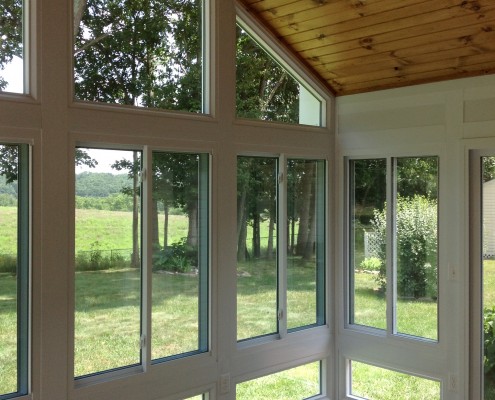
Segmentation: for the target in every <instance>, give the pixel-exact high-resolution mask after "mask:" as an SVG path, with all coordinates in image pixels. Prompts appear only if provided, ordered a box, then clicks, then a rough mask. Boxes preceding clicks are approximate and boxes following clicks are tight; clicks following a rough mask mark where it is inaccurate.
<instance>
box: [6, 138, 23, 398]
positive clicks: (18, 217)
mask: <svg viewBox="0 0 495 400" xmlns="http://www.w3.org/2000/svg"><path fill="white" fill-rule="evenodd" d="M29 153H30V149H29V146H28V145H25V144H19V145H14V144H2V145H0V226H1V227H2V229H1V231H2V233H1V235H0V343H1V344H2V345H1V346H0V398H2V399H3V398H10V397H13V396H16V395H22V394H27V392H28V373H29V371H28V364H29V351H28V345H29V321H30V316H29V311H30V297H29V280H30V247H29V244H30V172H29V171H30V166H29V164H30V154H29Z"/></svg>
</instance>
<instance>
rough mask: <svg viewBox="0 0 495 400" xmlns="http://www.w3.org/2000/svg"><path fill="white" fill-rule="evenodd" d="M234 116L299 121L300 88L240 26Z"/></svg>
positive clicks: (238, 30) (238, 29) (238, 28)
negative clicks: (235, 111) (235, 110)
mask: <svg viewBox="0 0 495 400" xmlns="http://www.w3.org/2000/svg"><path fill="white" fill-rule="evenodd" d="M236 52H237V84H236V108H237V116H239V117H242V118H252V119H260V120H265V121H279V122H290V123H298V122H299V85H298V83H297V82H296V80H295V79H294V78H293V77H292V76H290V75H289V74H288V73H287V71H286V70H285V69H284V68H282V67H281V66H280V65H279V64H278V63H277V62H276V61H275V60H273V58H272V57H270V56H269V55H268V53H267V52H266V51H265V50H263V48H262V47H261V46H260V45H258V43H256V42H255V41H254V40H253V39H252V38H251V37H250V36H249V35H248V34H247V33H246V32H245V31H244V30H243V29H242V28H241V27H239V26H238V27H237V51H236Z"/></svg>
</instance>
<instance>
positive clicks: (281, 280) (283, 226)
mask: <svg viewBox="0 0 495 400" xmlns="http://www.w3.org/2000/svg"><path fill="white" fill-rule="evenodd" d="M278 162H279V165H278V186H277V191H278V195H277V201H278V204H277V210H278V215H277V225H276V226H277V243H278V245H277V264H278V265H277V270H278V282H277V290H278V313H277V315H278V331H279V335H280V337H281V338H283V337H285V336H286V335H287V158H286V157H285V155H281V156H280V157H279V160H278Z"/></svg>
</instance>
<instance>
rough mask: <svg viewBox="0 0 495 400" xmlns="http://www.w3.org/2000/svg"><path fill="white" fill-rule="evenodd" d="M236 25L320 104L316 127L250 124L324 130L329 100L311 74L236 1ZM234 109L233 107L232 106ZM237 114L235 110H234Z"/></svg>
mask: <svg viewBox="0 0 495 400" xmlns="http://www.w3.org/2000/svg"><path fill="white" fill-rule="evenodd" d="M235 11H236V24H237V25H239V26H240V27H241V28H242V29H243V30H244V31H245V32H246V33H247V34H248V35H249V36H250V37H251V38H252V39H253V40H254V41H255V42H256V43H257V44H258V45H259V46H260V48H262V49H263V50H264V51H265V52H266V53H267V54H268V55H269V56H270V57H271V58H273V60H275V62H276V63H277V64H279V65H280V66H281V67H282V68H284V69H285V70H286V71H287V72H288V73H289V75H290V76H291V77H292V78H293V79H294V80H295V81H296V82H297V83H298V84H299V86H300V87H304V89H305V90H306V91H307V92H308V93H309V94H311V95H312V96H313V97H314V98H315V99H316V100H318V101H319V102H320V123H319V124H318V125H306V124H302V123H297V124H287V123H283V122H277V121H260V120H253V119H247V120H248V121H250V122H254V123H262V124H281V125H285V126H287V125H290V126H291V125H295V126H298V127H302V128H308V127H310V128H326V127H327V126H328V124H329V123H330V121H331V120H330V116H329V115H328V103H329V102H330V99H328V98H327V97H326V96H324V95H323V94H322V93H325V92H326V90H325V89H324V88H323V87H322V85H321V84H320V83H319V82H317V81H315V80H314V78H312V75H311V72H310V71H309V70H308V69H307V68H306V67H304V66H302V65H301V63H300V62H299V61H298V60H297V59H296V58H295V57H294V56H293V55H291V54H288V53H287V51H286V50H285V49H283V48H282V46H281V45H280V43H279V42H277V41H276V40H274V38H273V34H271V33H270V32H269V31H268V30H267V29H266V27H264V26H263V25H262V24H261V23H260V22H259V21H257V20H256V19H255V18H253V16H252V15H251V14H250V13H249V12H248V11H247V10H246V8H245V7H244V6H243V5H242V4H241V3H240V2H239V1H237V0H236V2H235ZM234 108H236V107H235V105H234ZM235 113H236V114H237V110H235ZM235 118H236V119H237V120H239V121H243V120H246V119H245V118H240V117H237V116H236V117H235Z"/></svg>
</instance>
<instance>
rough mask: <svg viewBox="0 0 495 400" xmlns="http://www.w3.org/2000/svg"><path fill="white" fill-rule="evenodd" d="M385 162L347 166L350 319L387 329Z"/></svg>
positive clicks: (356, 162) (379, 160)
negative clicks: (348, 187) (348, 188)
mask: <svg viewBox="0 0 495 400" xmlns="http://www.w3.org/2000/svg"><path fill="white" fill-rule="evenodd" d="M386 172H387V162H386V160H385V159H369V160H351V161H350V162H349V178H350V191H349V229H350V232H349V282H350V284H349V286H350V287H349V304H350V310H349V319H350V321H349V322H350V323H351V324H358V325H366V326H370V327H374V328H379V329H386V327H387V318H386V298H385V291H386V284H387V283H386V260H387V254H386V225H387V221H386V209H385V200H386V188H387V186H386V180H385V178H386Z"/></svg>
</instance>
